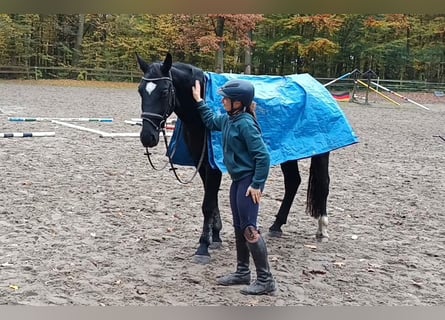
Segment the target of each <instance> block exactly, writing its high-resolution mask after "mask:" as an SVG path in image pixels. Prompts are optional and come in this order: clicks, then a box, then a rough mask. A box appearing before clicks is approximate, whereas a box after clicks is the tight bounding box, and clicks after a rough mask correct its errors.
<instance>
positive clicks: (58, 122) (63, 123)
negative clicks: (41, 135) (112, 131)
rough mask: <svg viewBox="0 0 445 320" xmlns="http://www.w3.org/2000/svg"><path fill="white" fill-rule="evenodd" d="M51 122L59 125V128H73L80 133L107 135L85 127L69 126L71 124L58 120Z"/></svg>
mask: <svg viewBox="0 0 445 320" xmlns="http://www.w3.org/2000/svg"><path fill="white" fill-rule="evenodd" d="M51 122H52V123H55V124H59V125H61V126H65V127H68V128H73V129H77V130H81V131H88V132H92V133H96V134H98V135H106V134H107V133H106V132H104V131H100V130H95V129H91V128H86V127H82V126H78V125H75V124H71V123H66V122H63V121H59V120H51Z"/></svg>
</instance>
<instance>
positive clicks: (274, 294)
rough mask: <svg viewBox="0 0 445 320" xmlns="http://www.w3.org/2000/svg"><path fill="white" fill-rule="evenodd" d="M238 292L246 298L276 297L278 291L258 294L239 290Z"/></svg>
mask: <svg viewBox="0 0 445 320" xmlns="http://www.w3.org/2000/svg"><path fill="white" fill-rule="evenodd" d="M240 292H241V294H244V295H246V296H248V295H250V296H276V295H277V292H278V289H275V290H273V291H263V292H260V293H253V292H245V291H242V290H240Z"/></svg>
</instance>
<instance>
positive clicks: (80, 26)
mask: <svg viewBox="0 0 445 320" xmlns="http://www.w3.org/2000/svg"><path fill="white" fill-rule="evenodd" d="M84 25H85V15H84V14H79V24H78V28H77V36H76V43H75V44H74V52H73V62H72V65H73V66H76V65H77V64H78V63H79V60H80V54H81V52H82V49H81V48H82V40H83V31H84Z"/></svg>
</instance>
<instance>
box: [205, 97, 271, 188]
mask: <svg viewBox="0 0 445 320" xmlns="http://www.w3.org/2000/svg"><path fill="white" fill-rule="evenodd" d="M197 107H198V110H199V112H200V114H201V118H202V121H203V122H204V125H205V126H206V127H207V128H208V129H209V130H213V131H222V147H223V154H224V159H223V161H224V165H225V166H226V168H227V171H228V172H229V174H230V177H231V179H232V180H233V181H238V180H241V179H243V178H245V177H246V176H248V175H253V178H252V183H251V186H252V188H255V189H260V188H263V187H264V184H265V182H266V180H267V176H268V175H269V167H270V156H269V152H268V150H267V148H266V145H265V144H264V141H263V137H262V135H261V129H260V126H259V125H258V122H257V121H256V120H255V119H254V118H253V117H252V116H251V115H250V114H249V113H247V112H242V113H239V114H237V115H235V116H229V115H228V114H221V115H216V114H215V113H214V112H213V111H212V110H211V109H210V108H209V107H208V106H207V105H206V104H205V102H204V101H201V102H199V103H198V104H197Z"/></svg>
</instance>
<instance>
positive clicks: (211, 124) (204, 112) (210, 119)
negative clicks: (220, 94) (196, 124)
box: [196, 100, 224, 131]
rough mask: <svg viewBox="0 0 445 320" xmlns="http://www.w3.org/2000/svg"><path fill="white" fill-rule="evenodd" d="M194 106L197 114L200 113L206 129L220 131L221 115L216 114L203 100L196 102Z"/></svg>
mask: <svg viewBox="0 0 445 320" xmlns="http://www.w3.org/2000/svg"><path fill="white" fill-rule="evenodd" d="M196 107H197V108H198V111H199V114H200V115H201V119H202V122H204V125H205V126H206V127H207V129H209V130H212V131H221V129H222V123H223V117H224V116H223V115H220V116H218V115H216V114H215V113H214V112H213V111H212V110H211V109H210V108H209V106H207V104H206V103H205V102H204V100H201V101H200V102H198V103H197V105H196Z"/></svg>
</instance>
